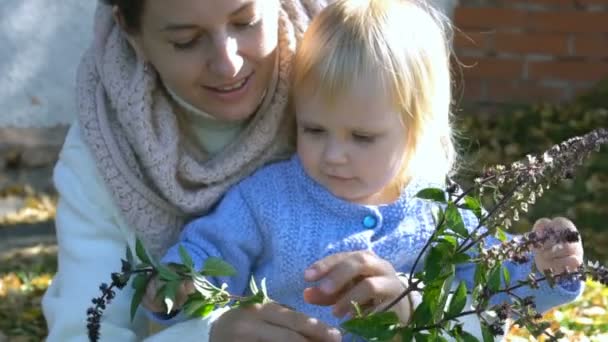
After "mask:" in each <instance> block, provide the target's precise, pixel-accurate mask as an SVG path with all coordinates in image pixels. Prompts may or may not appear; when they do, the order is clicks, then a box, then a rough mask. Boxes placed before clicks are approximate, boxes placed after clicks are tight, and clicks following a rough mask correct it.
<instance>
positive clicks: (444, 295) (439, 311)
mask: <svg viewBox="0 0 608 342" xmlns="http://www.w3.org/2000/svg"><path fill="white" fill-rule="evenodd" d="M451 266H452V267H453V265H451ZM444 277H445V275H444ZM453 282H454V276H453V273H450V274H448V275H447V277H445V280H444V281H443V285H442V286H441V287H440V292H439V296H438V299H437V301H436V305H437V306H436V307H435V308H432V311H434V314H433V319H434V320H435V322H439V321H441V320H442V319H443V317H444V315H445V307H446V304H447V302H448V297H449V295H450V288H451V287H452V283H453Z"/></svg>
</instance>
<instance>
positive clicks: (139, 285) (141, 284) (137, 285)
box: [131, 273, 150, 292]
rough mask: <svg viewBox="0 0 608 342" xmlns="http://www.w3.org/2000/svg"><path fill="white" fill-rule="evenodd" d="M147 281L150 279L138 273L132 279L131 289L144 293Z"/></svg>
mask: <svg viewBox="0 0 608 342" xmlns="http://www.w3.org/2000/svg"><path fill="white" fill-rule="evenodd" d="M149 279H150V278H149V277H148V276H147V275H145V274H141V273H140V274H138V275H136V276H135V278H134V279H133V282H132V283H131V287H133V288H134V289H135V290H143V291H144V292H145V291H146V287H147V286H148V281H149Z"/></svg>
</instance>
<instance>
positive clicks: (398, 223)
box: [144, 0, 582, 325]
mask: <svg viewBox="0 0 608 342" xmlns="http://www.w3.org/2000/svg"><path fill="white" fill-rule="evenodd" d="M431 13H432V12H431V11H430V10H429V9H427V8H425V7H424V6H423V5H420V4H418V3H417V2H414V1H403V0H339V1H336V2H334V3H332V4H331V5H329V6H328V7H327V8H326V9H325V10H324V11H323V12H322V13H321V14H320V15H319V16H318V17H316V18H315V20H314V21H313V22H312V23H311V25H310V27H309V29H308V31H307V32H306V34H305V36H304V39H303V42H302V44H301V46H300V47H299V50H298V52H297V54H296V57H295V62H294V69H293V72H294V79H293V85H292V86H293V99H292V100H293V104H294V108H295V118H296V123H297V154H296V155H295V156H293V157H292V158H291V159H289V160H287V161H283V162H278V163H275V164H272V165H269V166H267V167H265V168H263V169H262V170H260V171H258V172H256V173H255V174H253V175H252V176H251V177H249V178H248V179H245V180H244V181H242V182H240V183H239V184H237V185H235V186H234V187H233V188H232V189H231V190H230V191H229V192H228V193H227V194H226V196H225V197H224V199H223V200H222V201H221V202H220V204H219V205H218V207H217V208H216V209H215V210H214V211H213V212H212V213H210V214H209V215H207V216H204V217H201V218H198V219H196V220H194V221H193V222H191V223H190V224H189V225H188V226H187V227H186V228H185V229H184V231H183V233H182V235H181V240H180V242H179V244H178V245H176V246H174V247H173V248H171V249H170V250H169V251H168V253H167V254H166V256H165V257H164V258H163V260H162V261H163V262H164V263H180V257H179V253H178V246H179V245H181V246H184V247H185V248H186V250H187V251H188V252H189V253H190V255H191V256H192V257H193V259H194V260H195V265H196V267H201V266H202V265H203V263H204V261H205V259H206V258H208V257H219V258H221V259H223V260H225V261H226V262H228V263H230V264H231V265H233V266H234V267H235V268H236V270H237V275H236V276H234V277H229V278H221V279H217V278H212V279H211V280H212V281H213V282H215V283H216V284H218V285H219V284H221V283H223V282H226V283H227V284H228V286H229V287H228V289H229V291H230V292H231V293H234V294H243V293H246V291H247V287H248V282H249V279H250V277H251V276H252V275H254V276H255V279H257V280H260V279H262V278H266V284H267V287H268V293H269V296H270V297H271V298H272V299H274V300H276V301H277V302H279V303H282V304H285V305H288V306H290V307H293V308H294V309H295V310H297V311H301V312H304V313H306V314H307V315H310V316H312V317H315V318H318V319H320V320H322V321H324V322H326V323H328V324H331V325H338V324H339V322H340V319H341V318H342V317H343V316H344V315H345V314H347V313H349V311H350V310H351V309H352V308H351V302H352V301H355V302H357V303H359V304H362V305H366V306H367V307H369V308H373V307H374V306H376V305H377V304H378V303H380V302H387V301H390V300H392V299H394V298H396V297H397V296H398V295H399V294H400V293H401V292H402V291H403V285H402V283H401V281H400V280H399V278H398V277H397V275H396V274H397V272H409V271H410V269H411V268H412V267H413V263H414V260H415V258H416V256H417V255H418V253H419V252H420V251H421V249H422V247H423V246H424V244H425V242H426V241H427V239H428V238H429V237H430V235H431V234H432V231H433V229H434V226H435V225H434V222H433V218H432V215H431V209H432V207H433V206H434V205H435V204H433V203H431V202H429V201H425V200H421V199H418V198H415V197H414V196H415V194H416V193H417V192H418V191H419V190H420V189H422V188H425V187H429V186H436V187H442V186H443V183H444V179H445V176H446V174H447V173H448V172H450V170H451V168H452V161H453V155H454V152H453V146H452V142H451V132H450V124H449V107H450V68H449V63H450V62H449V47H448V39H447V38H446V33H445V29H444V27H443V25H442V24H441V21H440V20H438V19H437V18H436V17H434V16H433V15H432V14H431ZM464 216H465V221H466V224H467V226H468V227H469V228H470V229H473V228H474V227H476V218H475V217H474V215H472V214H471V213H466V212H465V215H464ZM556 222H557V221H556ZM541 223H542V225H545V226H546V224H547V221H542V222H541ZM549 223H551V222H550V221H549ZM571 228H572V229H575V228H573V227H571ZM540 229H542V228H540ZM570 247H572V246H570ZM565 250H566V251H563V250H562V252H559V251H557V252H556V251H553V250H552V249H550V248H549V249H546V250H545V249H543V250H541V251H539V252H538V253H537V254H536V255H535V262H536V263H537V265H539V266H541V265H542V267H543V269H546V268H548V267H553V268H554V269H555V270H556V271H559V270H563V269H564V268H565V267H566V266H568V267H570V268H574V267H576V266H577V265H578V264H579V263H580V259H582V251H581V249H580V243H579V244H576V246H574V247H573V248H566V249H565ZM558 253H561V254H559V255H558ZM507 266H508V267H509V268H510V272H511V275H512V279H518V278H519V279H523V278H525V277H526V276H527V274H528V273H529V272H530V264H524V265H515V264H508V265H507ZM473 273H474V267H468V266H463V267H460V268H459V269H458V271H457V277H458V278H459V279H462V280H467V282H468V284H469V286H471V283H472V279H473ZM513 281H515V280H513ZM580 288H581V285H580V284H578V283H577V284H575V285H570V286H569V287H568V286H558V287H556V288H554V289H551V288H549V287H548V286H547V285H546V284H544V283H543V285H541V287H540V289H537V290H532V289H529V288H520V289H519V290H517V292H518V294H519V295H521V296H527V295H534V296H536V300H537V304H538V309H539V310H540V311H544V310H547V309H548V308H550V307H552V306H556V305H558V304H562V303H565V302H567V301H570V300H572V299H574V298H575V297H576V296H577V295H578V294H579V292H580ZM184 291H185V290H184ZM155 297H156V296H155V293H154V287H149V293H148V294H147V299H146V300H145V301H144V303H152V302H153V299H154V298H155ZM181 298H184V294H182V296H181ZM178 304H179V303H178ZM148 307H149V308H150V309H152V310H155V309H158V308H155V307H153V305H148ZM395 310H396V311H397V313H398V314H399V317H400V319H401V320H402V321H403V322H404V323H407V322H408V319H409V316H410V312H411V311H412V307H411V305H410V301H408V300H407V298H405V299H404V300H402V301H401V302H400V303H399V304H398V305H397V306H396V307H395Z"/></svg>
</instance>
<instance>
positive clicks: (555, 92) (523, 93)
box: [487, 81, 567, 103]
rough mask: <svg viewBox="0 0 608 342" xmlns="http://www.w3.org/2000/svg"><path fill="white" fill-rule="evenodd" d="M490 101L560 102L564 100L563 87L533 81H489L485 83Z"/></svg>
mask: <svg viewBox="0 0 608 342" xmlns="http://www.w3.org/2000/svg"><path fill="white" fill-rule="evenodd" d="M487 90H488V97H487V99H488V100H489V101H491V102H510V103H512V102H523V103H538V102H560V101H563V100H565V96H566V94H567V93H566V92H565V89H560V88H549V87H543V86H541V85H539V84H536V83H534V82H524V81H491V82H488V85H487Z"/></svg>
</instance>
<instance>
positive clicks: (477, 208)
mask: <svg viewBox="0 0 608 342" xmlns="http://www.w3.org/2000/svg"><path fill="white" fill-rule="evenodd" d="M458 207H459V208H461V209H466V210H470V211H472V212H473V214H475V216H476V217H477V218H478V219H480V218H481V215H482V212H481V202H480V201H479V199H478V198H475V197H471V196H465V197H464V203H462V204H460V205H459V206H458Z"/></svg>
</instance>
